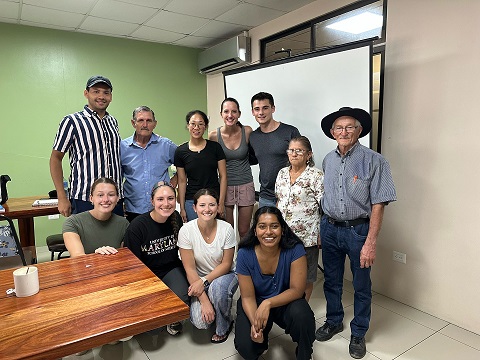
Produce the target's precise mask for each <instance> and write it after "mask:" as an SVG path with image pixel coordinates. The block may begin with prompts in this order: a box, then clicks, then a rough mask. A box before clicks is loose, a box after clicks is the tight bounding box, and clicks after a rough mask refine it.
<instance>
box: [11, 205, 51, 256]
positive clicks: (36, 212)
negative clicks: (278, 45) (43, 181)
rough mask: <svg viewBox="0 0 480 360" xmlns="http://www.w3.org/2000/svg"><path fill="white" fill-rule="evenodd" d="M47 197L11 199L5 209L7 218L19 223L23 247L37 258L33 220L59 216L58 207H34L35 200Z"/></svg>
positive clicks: (19, 233)
mask: <svg viewBox="0 0 480 360" xmlns="http://www.w3.org/2000/svg"><path fill="white" fill-rule="evenodd" d="M46 197H47V196H27V197H22V198H9V199H8V200H7V202H6V203H5V204H3V207H4V208H5V213H3V214H4V215H5V216H8V217H9V218H10V219H17V221H18V236H19V237H20V243H21V244H22V247H26V248H29V249H30V250H31V251H32V253H33V257H34V258H35V257H36V255H35V224H34V222H33V218H34V217H36V216H47V215H54V214H58V207H57V205H54V206H32V204H33V202H34V201H35V200H38V199H41V198H46Z"/></svg>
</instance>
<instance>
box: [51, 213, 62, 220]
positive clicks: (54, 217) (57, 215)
mask: <svg viewBox="0 0 480 360" xmlns="http://www.w3.org/2000/svg"><path fill="white" fill-rule="evenodd" d="M56 219H60V214H55V215H48V220H56Z"/></svg>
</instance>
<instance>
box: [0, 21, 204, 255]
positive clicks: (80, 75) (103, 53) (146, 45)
mask: <svg viewBox="0 0 480 360" xmlns="http://www.w3.org/2000/svg"><path fill="white" fill-rule="evenodd" d="M198 52H199V50H198V49H191V48H186V47H179V46H172V45H163V44H157V43H150V42H143V41H135V40H127V39H121V38H111V37H105V36H97V35H89V34H81V33H74V32H67V31H59V30H51V29H44V28H35V27H29V26H22V25H13V24H5V23H0V54H1V57H0V102H1V107H2V115H1V117H0V144H1V146H0V174H8V175H10V177H11V178H12V181H11V182H10V183H9V184H8V192H9V196H10V197H21V196H33V195H42V194H46V193H48V191H50V190H52V189H53V188H54V187H53V183H52V180H51V178H50V171H49V165H48V162H49V158H50V153H51V149H52V144H53V140H54V137H55V133H56V131H57V128H58V124H59V123H60V121H61V119H62V118H63V116H64V115H66V114H69V113H72V112H75V111H78V110H81V109H82V108H83V106H84V105H85V104H86V101H85V98H84V97H83V90H84V89H85V83H86V81H87V79H88V78H89V77H90V76H92V75H96V74H102V75H104V76H106V77H108V78H109V79H110V80H111V81H112V85H113V101H112V103H111V104H110V106H109V108H108V111H109V112H110V113H111V114H112V115H113V116H115V117H116V118H117V120H118V122H119V127H120V135H121V137H122V138H125V137H127V136H129V135H131V133H132V132H133V128H132V126H131V124H130V118H131V115H132V111H133V109H134V108H135V107H137V106H140V105H147V106H149V107H151V108H152V109H153V110H154V111H155V113H156V114H155V115H156V117H157V120H158V125H157V128H156V130H155V131H156V132H157V133H158V134H160V135H162V136H165V137H168V138H170V139H172V140H173V141H174V142H175V143H177V144H180V143H182V142H183V141H186V140H188V132H187V131H186V129H185V115H186V113H187V112H188V111H190V110H192V109H197V108H198V109H202V110H204V111H206V109H207V92H206V79H205V76H204V75H200V74H199V73H198V72H197V67H196V63H197V55H198ZM68 169H69V167H68V156H65V158H64V173H65V175H66V177H67V176H68ZM62 224H63V219H60V220H48V219H47V218H36V219H35V233H36V242H37V246H43V245H45V238H46V236H47V235H49V234H53V233H58V232H61V226H62Z"/></svg>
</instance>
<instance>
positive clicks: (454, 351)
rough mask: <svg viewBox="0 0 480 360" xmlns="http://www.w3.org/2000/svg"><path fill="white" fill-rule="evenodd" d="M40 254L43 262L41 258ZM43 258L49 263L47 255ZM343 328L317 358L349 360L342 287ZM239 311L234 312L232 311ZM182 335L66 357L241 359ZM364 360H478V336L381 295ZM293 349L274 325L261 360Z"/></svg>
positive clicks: (320, 302)
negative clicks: (267, 348) (268, 343)
mask: <svg viewBox="0 0 480 360" xmlns="http://www.w3.org/2000/svg"><path fill="white" fill-rule="evenodd" d="M42 255H43V254H39V258H41V257H42V258H43V257H44V256H42ZM46 255H47V256H46V258H45V260H49V254H46ZM322 284H323V276H322V274H321V273H319V280H318V281H317V283H316V284H315V288H314V292H313V296H312V299H311V300H310V304H311V306H312V309H313V311H314V313H315V319H316V321H317V328H318V327H319V326H321V325H322V324H323V322H324V321H325V298H324V296H323V290H322ZM343 304H344V307H345V320H344V325H345V330H344V331H343V332H341V333H340V334H338V335H335V336H334V337H333V338H332V339H331V340H329V341H326V342H323V343H320V342H318V341H315V343H314V352H313V358H314V359H315V360H319V359H321V360H326V359H328V360H337V359H345V360H350V359H351V357H350V355H349V354H348V343H349V339H350V328H349V326H348V324H349V322H350V320H351V319H352V317H353V288H352V284H351V283H350V282H348V281H345V283H344V296H343ZM233 310H234V311H235V309H233ZM184 330H185V331H184V332H183V333H182V334H181V335H179V336H175V337H173V336H170V335H169V334H168V333H167V332H166V331H162V332H159V333H157V334H150V333H145V334H140V335H137V336H135V337H134V338H133V339H132V340H130V341H128V342H124V343H119V344H117V345H104V346H102V347H99V348H95V349H93V350H90V351H88V352H87V353H86V354H84V355H82V356H74V355H71V356H68V357H65V358H64V359H71V360H73V359H82V360H91V359H95V360H100V359H104V360H127V359H131V360H157V359H171V360H187V359H192V358H194V359H195V360H203V359H205V360H207V359H208V360H223V359H228V360H240V359H241V357H240V356H239V355H238V353H237V352H236V350H235V347H234V345H233V338H234V334H233V333H232V334H231V336H230V337H229V339H228V340H227V341H226V342H225V343H223V344H215V345H213V344H211V343H210V337H211V335H212V332H211V331H208V330H204V331H201V330H197V329H195V328H193V327H192V326H191V324H190V323H189V322H187V323H186V324H185V329H184ZM366 341H367V355H366V356H365V357H364V359H365V360H374V359H375V360H378V359H382V360H389V359H398V360H444V359H445V360H447V359H448V360H451V359H458V360H478V359H480V335H477V334H474V333H471V332H469V331H466V330H464V329H462V328H459V327H457V326H455V325H453V324H450V323H448V322H446V321H444V320H441V319H438V318H436V317H434V316H431V315H428V314H426V313H424V312H421V311H419V310H416V309H414V308H412V307H410V306H407V305H404V304H401V303H399V302H397V301H395V300H392V299H390V298H387V297H385V296H383V295H380V294H374V296H373V304H372V321H371V324H370V330H369V331H368V333H367V337H366ZM294 354H295V345H294V344H293V343H292V341H291V339H290V337H289V336H288V335H285V334H284V333H283V331H282V330H281V329H280V328H278V327H276V326H275V327H274V328H273V330H272V332H271V333H270V348H269V350H268V351H267V352H266V353H265V354H264V355H263V356H262V357H261V359H262V360H290V359H294V358H295V355H294Z"/></svg>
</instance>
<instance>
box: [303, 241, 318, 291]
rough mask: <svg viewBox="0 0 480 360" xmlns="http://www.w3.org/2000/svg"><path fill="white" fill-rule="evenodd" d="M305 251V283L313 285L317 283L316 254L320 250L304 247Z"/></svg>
mask: <svg viewBox="0 0 480 360" xmlns="http://www.w3.org/2000/svg"><path fill="white" fill-rule="evenodd" d="M305 251H306V253H307V283H313V282H315V281H317V270H318V254H319V253H320V249H319V248H318V246H316V245H315V246H309V247H306V248H305Z"/></svg>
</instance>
